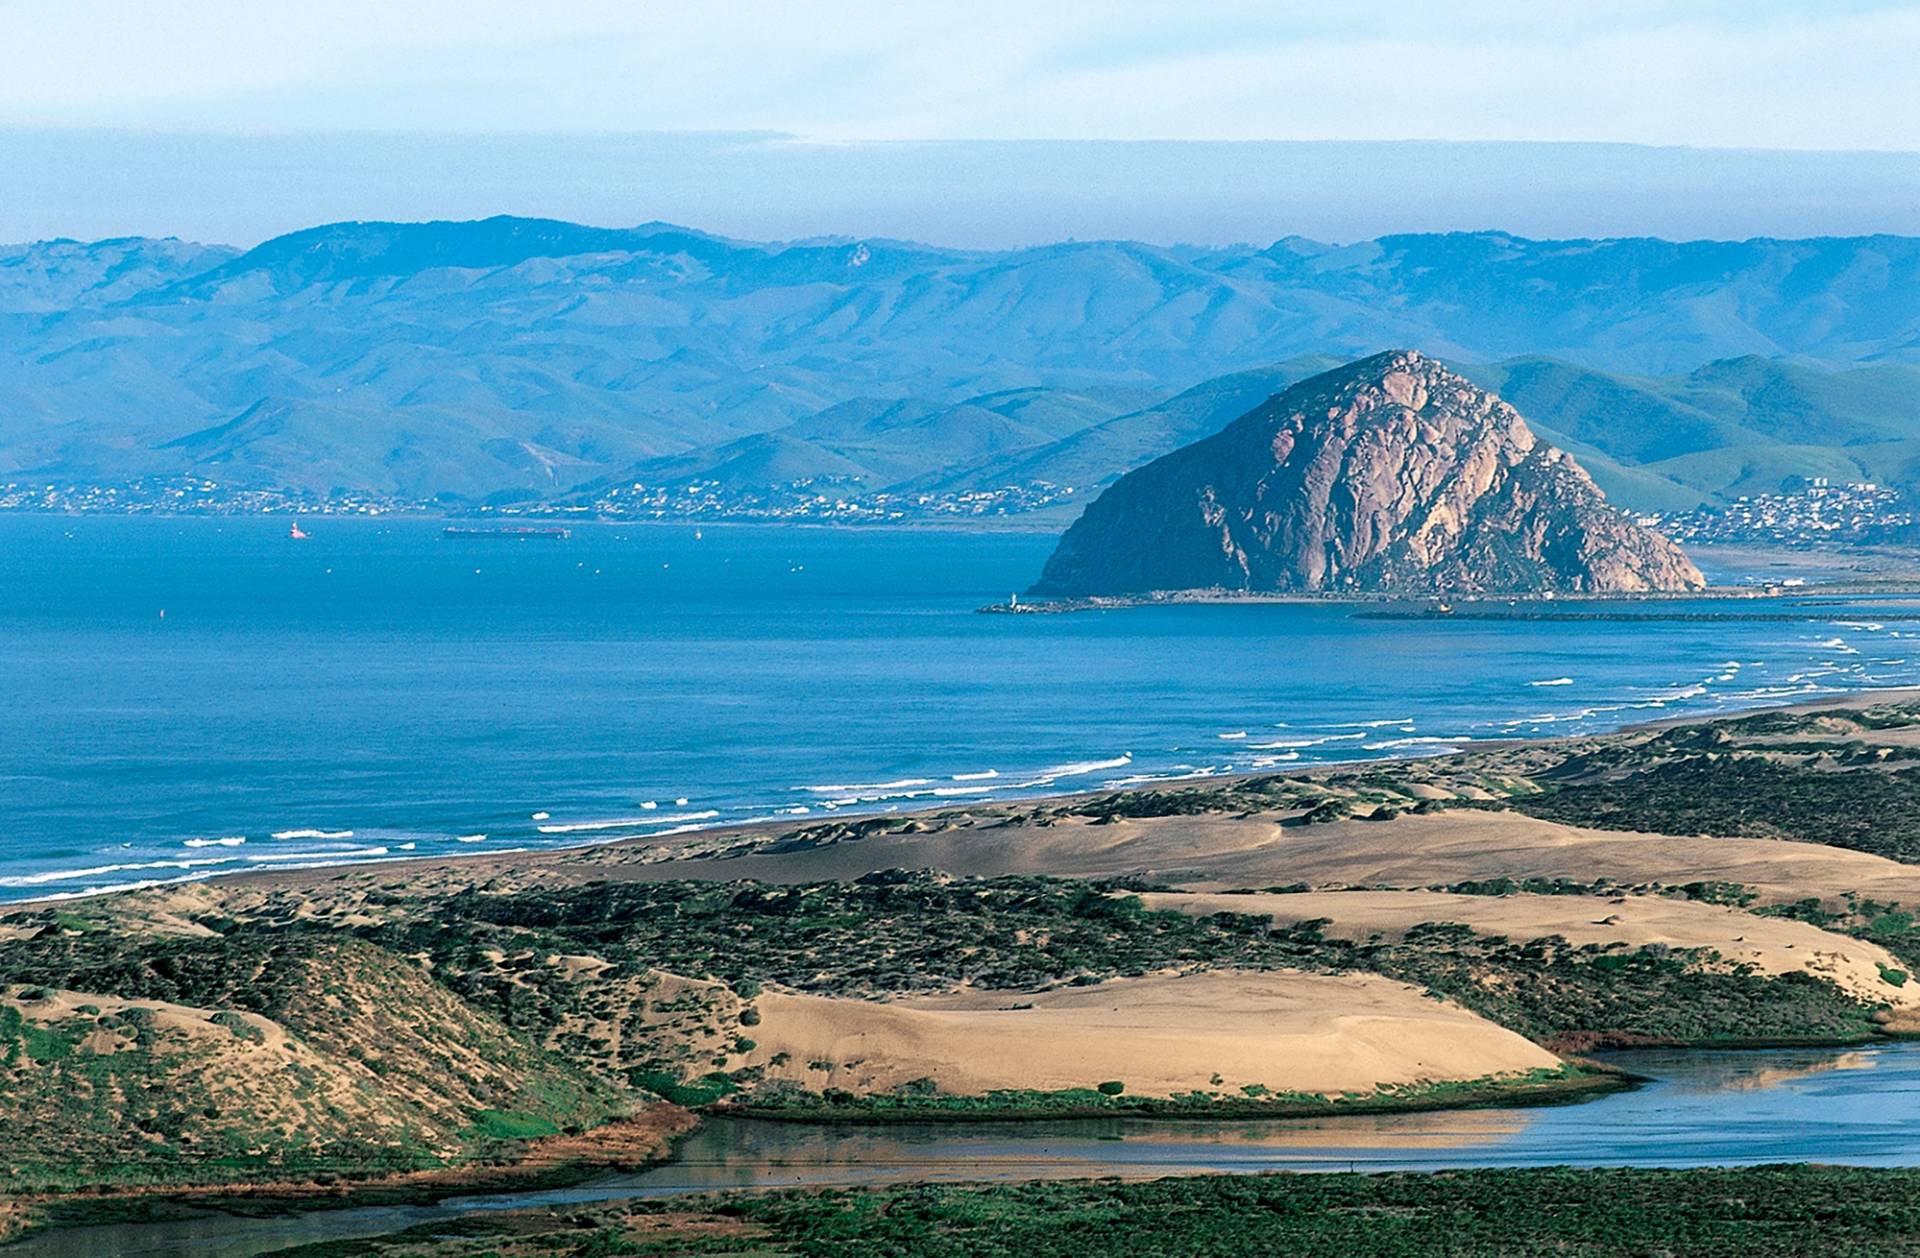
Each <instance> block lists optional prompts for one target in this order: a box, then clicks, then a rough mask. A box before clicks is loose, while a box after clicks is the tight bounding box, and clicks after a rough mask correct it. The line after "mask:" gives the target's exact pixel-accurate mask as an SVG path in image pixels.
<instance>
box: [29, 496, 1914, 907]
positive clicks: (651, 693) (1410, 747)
mask: <svg viewBox="0 0 1920 1258" xmlns="http://www.w3.org/2000/svg"><path fill="white" fill-rule="evenodd" d="M287 523H288V522H287V521H286V520H285V519H284V518H281V519H273V518H262V519H156V518H137V517H99V516H88V517H44V516H4V517H0V898H6V899H15V900H17V899H22V898H28V897H37V896H47V895H73V894H85V893H89V892H95V891H99V890H103V889H106V888H109V887H120V886H127V885H133V884H141V883H148V882H166V881H171V880H176V879H190V878H202V877H209V876H213V875H216V874H220V873H226V872H232V871H236V870H243V869H259V868H275V867H280V868H286V867H293V866H302V865H312V864H327V863H352V862H361V861H374V860H397V859H406V858H414V857H424V856H432V855H438V854H444V853H448V852H461V851H487V850H491V851H501V850H510V849H527V848H537V847H551V846H558V845H563V844H578V843H583V842H598V841H607V840H614V839H620V838H627V837H632V836H636V835H648V834H660V833H664V832H670V831H676V830H682V829H686V828H691V827H700V826H712V825H723V824H728V823H736V822H741V821H748V820H754V819H768V818H771V819H777V820H781V821H787V820H790V821H792V822H793V823H796V824H797V823H799V822H801V821H805V820H817V819H821V818H824V817H831V816H834V815H840V814H848V813H870V812H880V811H885V810H891V809H904V808H916V807H924V806H929V805H936V804H942V803H961V802H965V801H968V800H992V799H1004V798H1011V797H1017V796H1021V795H1033V794H1041V793H1047V792H1060V791H1067V790H1082V789H1090V788H1095V787H1101V786H1111V785H1126V784H1136V783H1141V782H1149V781H1156V780H1169V779H1183V778H1194V777H1205V776H1209V775H1218V774H1224V773H1237V772H1245V771H1248V770H1257V769H1267V768H1276V769H1277V768H1283V767H1287V766H1294V765H1304V764H1309V763H1314V762H1321V761H1328V760H1352V759H1361V758H1367V757H1379V756H1395V755H1408V754H1417V753H1421V752H1431V751H1436V750H1443V749H1445V748H1447V747H1449V746H1453V745H1457V742H1458V740H1460V739H1464V738H1485V737H1500V736H1535V735H1545V734H1559V733H1570V732H1576V731H1590V730H1601V729H1609V728H1615V727H1618V726H1621V725H1625V724H1630V723H1633V722H1635V721H1641V720H1648V719H1654V718H1658V717H1664V716H1673V715H1679V714H1683V713H1690V712H1712V711H1721V710H1726V709H1729V708H1741V707H1752V706H1756V705H1759V704H1762V703H1767V702H1786V701H1790V700H1794V699H1800V698H1809V697H1813V696H1816V695H1819V694H1823V693H1838V692H1842V691H1847V690H1854V689H1860V688H1863V687H1869V686H1887V685H1907V684H1920V641H1912V640H1911V639H1914V638H1916V637H1920V621H1899V620H1893V619H1876V618H1875V613H1876V611H1877V612H1879V613H1880V614H1882V615H1890V614H1893V613H1894V612H1896V611H1897V610H1898V609H1897V608H1891V607H1886V606H1880V607H1876V606H1875V605H1873V604H1871V603H1865V604H1837V603H1818V604H1813V603H1810V602H1808V601H1805V600H1798V601H1797V600H1792V599H1778V600H1769V601H1768V602H1766V603H1764V604H1759V605H1754V604H1747V603H1736V604H1728V603H1725V602H1706V601H1702V602H1699V603H1697V604H1687V605H1685V606H1686V607H1688V608H1691V609H1694V610H1699V611H1704V612H1712V613H1725V612H1738V611H1747V610H1764V611H1766V612H1776V613H1777V612H1783V611H1793V610H1802V611H1805V612H1806V613H1807V614H1808V615H1809V616H1811V617H1813V618H1812V619H1809V620H1806V621H1790V622H1778V621H1752V620H1745V621H1743V620H1725V621H1717V622H1714V623H1702V622H1698V621H1683V620H1664V621H1654V622H1644V623H1637V624H1636V623H1622V622H1618V621H1604V620H1598V621H1577V622H1561V623H1541V622H1527V621H1472V620H1451V621H1423V620H1398V621H1396V620H1372V619H1364V618H1356V617H1355V615H1354V614H1353V613H1354V609H1353V608H1350V607H1345V606H1339V605H1333V604H1306V605H1244V606H1173V607H1151V608H1137V609H1129V610H1124V611H1107V612H1088V613H1076V614H1071V615H1058V616H986V615H979V614H977V613H976V610H975V609H976V608H978V607H980V606H981V605H982V604H985V603H989V602H1002V601H1005V600H1006V599H1007V598H1008V596H1009V595H1010V594H1011V593H1012V592H1013V591H1015V590H1018V589H1020V588H1022V587H1024V586H1025V585H1026V584H1027V583H1028V582H1030V581H1031V580H1032V579H1033V578H1034V577H1035V576H1036V575H1037V574H1038V572H1039V570H1040V566H1041V564H1042V563H1043V562H1044V560H1045V558H1046V556H1047V554H1048V553H1049V551H1050V550H1051V548H1052V545H1053V539H1052V537H1050V536H1043V535H1039V534H1022V533H979V532H972V533H968V532H939V531H931V530H916V529H879V528H860V529H824V528H800V527H785V526H776V525H753V526H748V525H732V526H726V525H704V526H700V527H697V528H696V527H695V526H691V525H679V524H675V525H613V524H588V525H584V526H580V527H576V528H575V529H574V531H573V536H572V537H571V539H570V540H566V541H539V540H528V541H503V540H490V539H489V540H459V539H448V538H443V537H442V535H441V524H440V523H439V522H437V521H429V520H377V519H348V518H316V519H312V520H309V521H307V522H306V524H305V527H306V529H307V531H308V532H309V533H310V534H311V536H310V537H309V538H307V539H306V540H292V539H290V538H289V537H288V535H287V532H288V531H287ZM1583 606H1584V605H1583ZM1630 610H1634V611H1641V610H1645V608H1633V609H1630ZM1662 610H1677V609H1676V608H1674V607H1672V606H1669V605H1664V604H1663V605H1662ZM1909 610H1911V609H1909Z"/></svg>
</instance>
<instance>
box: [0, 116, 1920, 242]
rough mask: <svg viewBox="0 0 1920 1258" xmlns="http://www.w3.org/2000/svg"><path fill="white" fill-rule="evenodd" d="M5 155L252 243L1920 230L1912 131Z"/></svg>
mask: <svg viewBox="0 0 1920 1258" xmlns="http://www.w3.org/2000/svg"><path fill="white" fill-rule="evenodd" d="M0 170H4V171H6V172H7V182H8V195H7V197H6V198H5V199H4V200H3V201H0V240H5V241H27V240H36V239H47V238H53V237H73V238H78V239H97V238H101V237H109V236H126V235H142V236H179V237H182V238H184V239H189V240H199V241H206V242H219V243H226V244H235V245H242V246H245V245H251V244H254V243H257V242H258V241H260V240H263V239H265V238H267V237H270V236H273V235H276V234H278V233H281V232H284V231H288V230H292V229H294V228H299V227H304V226H307V225H309V224H312V223H315V222H324V221H329V220H343V219H403V220H404V219H414V220H420V219H463V218H478V217H484V216H487V215H491V214H499V213H511V214H523V215H540V216H550V217H555V218H563V219H568V220H572V221H575V222H586V223H596V224H601V225H607V226H618V225H631V224H635V223H641V222H646V221H650V220H663V219H664V220H669V221H677V222H690V223H698V224H700V225H701V226H703V227H705V228H708V229H710V230H713V231H718V232H722V233H726V234H729V235H734V236H741V237H747V238H752V239H775V240H790V239H796V238H802V237H809V236H816V235H840V236H854V237H868V238H871V237H896V238H906V239H914V240H922V241H928V242H931V243H936V244H942V245H952V246H963V247H974V248H1006V247H1012V246H1020V245H1030V244H1036V243H1042V242H1048V241H1056V240H1064V239H1067V238H1070V237H1074V238H1080V239H1133V240H1143V241H1148V242H1153V243H1160V244H1172V243H1181V242H1191V243H1198V244H1223V243H1232V242H1253V243H1259V244H1266V243H1269V242H1271V241H1273V240H1276V239H1279V238H1281V237H1285V236H1289V235H1303V236H1310V237H1313V238H1315V239H1320V240H1329V241H1340V242H1344V241H1354V240H1363V239H1368V238H1371V237H1374V236H1379V235H1383V234H1388V233H1396V232H1412V231H1453V230H1480V229H1488V228H1497V229H1500V230H1504V231H1510V232H1515V233H1517V234H1520V235H1525V236H1532V237H1539V238H1558V239H1566V238H1577V237H1588V236H1639V235H1646V236H1659V237H1663V238H1666V239H1744V238H1747V237H1752V236H1776V237H1807V236H1823V235H1861V234H1872V233H1894V234H1904V235H1913V234H1920V154H1916V153H1910V152H1887V153H1876V152H1812V151H1786V150H1757V149H1756V150H1747V149H1688V148H1659V147H1646V146H1639V145H1629V144H1574V143H1498V142H1495V143H1441V142H1427V141H1407V142H1348V141H1339V142H1277V141H1249V142H1217V143H1216V142H1189V141H1170V142H1158V141H1078V140H1075V141H1019V140H1009V141H893V142H852V143H823V142H814V141H806V140H799V139H795V138H792V137H786V136H781V135H777V134H772V133H758V134H748V133H715V132H703V133H683V134H667V133H651V134H636V135H579V134H575V135H551V136H543V135H530V134H514V135H431V136H430V135H408V134H390V133H389V134H372V133H369V134H363V135H348V134H339V133H329V134H320V133H314V134H298V133H283V134H276V135H245V134H211V133H207V134H188V133H179V132H171V133H137V132H125V131H104V130H80V131H73V130H21V129H15V130H7V131H0Z"/></svg>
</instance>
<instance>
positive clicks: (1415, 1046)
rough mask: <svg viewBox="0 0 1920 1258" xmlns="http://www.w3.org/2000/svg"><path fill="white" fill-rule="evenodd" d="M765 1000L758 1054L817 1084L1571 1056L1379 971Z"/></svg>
mask: <svg viewBox="0 0 1920 1258" xmlns="http://www.w3.org/2000/svg"><path fill="white" fill-rule="evenodd" d="M753 1003H754V1005H755V1007H756V1008H757V1009H758V1011H759V1013H760V1017H761V1021H760V1023H759V1025H758V1026H756V1027H754V1028H753V1031H752V1033H751V1034H752V1036H753V1038H754V1041H755V1047H754V1049H753V1051H752V1052H751V1053H750V1054H749V1055H748V1057H747V1062H748V1063H749V1064H751V1065H756V1066H761V1067H763V1068H764V1069H765V1071H766V1073H767V1075H768V1077H770V1078H775V1079H789V1080H793V1081H796V1082H799V1083H802V1084H804V1085H806V1086H808V1087H810V1088H815V1089H820V1088H825V1087H839V1088H846V1089H848V1090H849V1091H860V1092H872V1091H884V1090H886V1089H889V1088H893V1087H897V1086H899V1085H901V1084H904V1083H908V1082H911V1081H914V1080H918V1079H923V1078H931V1079H933V1080H935V1081H936V1082H937V1083H938V1084H939V1085H940V1087H941V1089H942V1090H944V1091H947V1092H951V1093H957V1094H963V1095H977V1094H981V1093H985V1092H990V1091H994V1090H997V1089H1005V1088H1032V1089H1041V1090H1054V1089H1061V1088H1084V1087H1091V1086H1093V1085H1094V1084H1097V1083H1100V1082H1103V1081H1106V1080H1119V1081H1121V1082H1123V1083H1125V1084H1126V1088H1127V1092H1128V1094H1130V1095H1141V1096H1170V1095H1173V1094H1176V1093H1182V1092H1189V1091H1195V1090H1199V1091H1226V1092H1234V1091H1237V1090H1238V1089H1239V1088H1241V1087H1243V1086H1245V1085H1249V1084H1259V1085H1264V1086H1265V1087H1268V1088H1270V1089H1273V1090H1274V1091H1277V1092H1279V1091H1284V1092H1310V1093H1339V1092H1372V1091H1374V1090H1376V1089H1377V1088H1378V1087H1380V1086H1381V1085H1383V1084H1411V1083H1426V1082H1441V1081H1453V1080H1467V1079H1479V1078H1484V1077H1486V1076H1489V1075H1504V1074H1517V1073H1521V1072H1525V1071H1530V1070H1535V1069H1552V1068H1555V1067H1557V1066H1559V1065H1560V1059H1559V1058H1557V1057H1555V1056H1554V1055H1553V1054H1552V1053H1549V1052H1547V1051H1546V1050H1545V1049H1543V1048H1541V1047H1539V1046H1538V1045H1536V1044H1534V1043H1532V1042H1531V1041H1529V1040H1527V1039H1525V1038H1523V1037H1522V1036H1520V1035H1517V1034H1515V1033H1514V1032H1512V1031H1509V1030H1506V1029H1505V1028H1503V1027H1499V1026H1496V1025H1494V1024H1493V1023H1491V1022H1488V1021H1487V1020H1486V1019H1484V1018H1481V1017H1479V1016H1478V1015H1476V1014H1473V1013H1471V1012H1469V1011H1467V1010H1466V1009H1463V1008H1461V1007H1459V1006H1458V1005H1454V1004H1451V1003H1448V1002H1444V1001H1438V1000H1434V999H1432V998H1430V997H1428V996H1426V995H1424V994H1423V993H1422V992H1421V991H1420V990H1419V989H1417V988H1414V987H1410V986H1408V985H1407V984H1404V983H1398V982H1394V981H1393V980H1391V979H1386V978H1381V977H1378V976H1376V975H1358V974H1341V975H1328V974H1304V973H1252V972H1218V973H1205V974H1191V975H1183V976H1179V977H1165V976H1162V977H1150V978H1137V979H1116V980H1113V981H1111V982H1106V983H1100V984H1096V985H1093V986H1088V987H1071V988H1061V989H1057V990H1054V991H1048V992H1038V993H1026V994H1022V993H1016V992H995V991H979V990H972V991H965V992H959V993H954V994H951V995H942V996H932V997H920V998H914V999H910V1000H900V1001H891V1002H885V1003H882V1002H876V1001H863V1000H850V999H839V998H833V997H825V996H804V995H797V994H790V993H780V992H771V991H769V992H764V993H762V994H761V995H760V996H759V997H758V998H757V999H756V1000H755V1001H754V1002H753ZM783 1055H784V1056H783ZM776 1059H778V1064H776Z"/></svg>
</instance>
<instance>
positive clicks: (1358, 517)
mask: <svg viewBox="0 0 1920 1258" xmlns="http://www.w3.org/2000/svg"><path fill="white" fill-rule="evenodd" d="M1705 584H1706V582H1705V579H1704V578H1703V577H1702V576H1701V574H1700V571H1699V569H1698V568H1696V567H1694V565H1693V563H1692V562H1691V561H1690V560H1688V559H1687V558H1686V557H1685V556H1684V555H1683V554H1682V553H1681V552H1680V550H1679V548H1678V547H1676V546H1674V545H1673V543H1671V542H1669V541H1668V540H1667V539H1666V538H1664V537H1661V536H1660V535H1659V534H1657V533H1654V532H1653V531H1651V530H1650V529H1647V528H1645V527H1643V526H1641V525H1640V524H1638V523H1637V522H1635V521H1634V520H1633V519H1632V518H1631V517H1629V516H1628V515H1626V514H1625V513H1624V512H1622V511H1620V510H1618V509H1617V508H1615V507H1613V506H1611V505H1610V504H1608V502H1607V501H1606V498H1605V497H1604V495H1602V494H1601V492H1600V489H1599V487H1598V486H1596V485H1595V484H1594V483H1593V479H1592V478H1591V477H1590V476H1588V475H1587V473H1586V472H1585V471H1584V470H1583V469H1582V468H1581V467H1580V465H1579V464H1578V463H1576V462H1574V460H1573V458H1572V456H1570V455H1568V454H1567V453H1565V452H1564V451H1562V450H1559V449H1556V448H1555V447H1553V446H1551V445H1548V444H1546V443H1545V442H1543V441H1540V440H1539V439H1538V438H1536V437H1535V436H1534V434H1533V432H1532V430H1531V429H1529V428H1528V427H1527V423H1526V421H1525V420H1524V419H1523V418H1521V416H1520V413H1519V412H1518V411H1516V410H1514V408H1513V407H1511V406H1509V405H1508V404H1507V403H1505V402H1503V401H1502V400H1501V399H1500V398H1499V397H1497V396H1495V395H1494V394H1492V393H1489V392H1487V391H1486V390H1484V389H1481V388H1479V387H1477V386H1476V385H1474V384H1473V383H1472V382H1471V381H1469V380H1467V379H1466V378H1465V377H1463V376H1460V375H1458V374H1456V373H1454V372H1453V371H1450V370H1448V369H1447V368H1446V367H1443V366H1441V365H1440V364H1439V363H1436V362H1434V361H1433V360H1432V359H1429V358H1427V357H1425V356H1423V355H1421V354H1419V353H1418V352H1416V351H1413V350H1394V351H1391V352H1388V353H1384V354H1376V355H1374V356H1372V357H1370V358H1364V359H1361V360H1360V361H1358V362H1354V363H1350V364H1348V365H1347V366H1345V367H1341V368H1338V369H1336V370H1333V371H1330V372H1326V373H1324V374H1322V375H1318V376H1314V377H1312V378H1311V379H1308V380H1304V381H1302V382H1301V383H1299V384H1297V385H1295V386H1293V387H1292V388H1290V389H1288V390H1287V391H1286V392H1284V393H1282V394H1280V395H1278V396H1277V397H1274V398H1272V399H1270V400H1269V401H1268V402H1266V403H1265V404H1263V405H1261V406H1259V407H1256V408H1255V409H1254V410H1252V411H1250V412H1249V413H1247V414H1246V415H1244V416H1242V417H1241V418H1240V419H1237V420H1235V421H1234V422H1233V423H1231V424H1229V425H1227V427H1226V428H1224V429H1222V430H1221V431H1220V432H1218V433H1216V434H1214V435H1213V436H1211V437H1208V438H1205V439H1203V440H1201V441H1198V442H1195V443H1193V444H1192V445H1189V446H1186V447H1183V448H1182V449H1180V450H1177V451H1175V452H1174V453H1172V454H1169V455H1166V456H1164V457H1162V458H1160V459H1157V460H1155V461H1154V462H1152V463H1149V464H1147V465H1146V466H1145V467H1143V468H1139V469H1137V470H1136V471H1133V472H1130V473H1128V474H1127V475H1125V476H1123V477H1121V478H1120V479H1119V480H1118V481H1117V482H1115V483H1114V485H1113V486H1112V487H1111V488H1109V489H1108V490H1107V491H1106V492H1105V493H1103V494H1102V495H1101V496H1100V497H1099V498H1097V499H1096V500H1095V501H1094V502H1093V503H1092V504H1091V505H1090V506H1089V507H1088V508H1087V510H1086V512H1085V514H1083V515H1082V516H1081V518H1080V519H1079V520H1078V521H1077V522H1075V524H1074V525H1073V527H1072V528H1070V529H1068V530H1067V533H1066V535H1065V536H1064V537H1062V538H1061V540H1060V545H1059V547H1058V548H1057V549H1056V550H1055V551H1054V554H1053V556H1052V558H1051V559H1049V560H1048V561H1047V565H1046V569H1045V571H1044V572H1043V573H1042V574H1041V577H1040V580H1039V581H1038V582H1037V583H1036V584H1035V585H1034V586H1033V588H1032V590H1031V591H1030V592H1031V593H1033V594H1036V595H1043V596H1046V595H1052V596H1094V595H1128V594H1146V593H1154V592H1160V591H1175V590H1215V589H1217V590H1228V591H1243V592H1250V593H1343V592H1353V593H1361V592H1369V593H1404V594H1409V595H1440V594H1450V593H1535V592H1548V591H1559V592H1569V593H1598V592H1622V593H1624V592H1641V591H1652V590H1688V589H1699V588H1701V587H1703V586H1704V585H1705Z"/></svg>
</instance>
